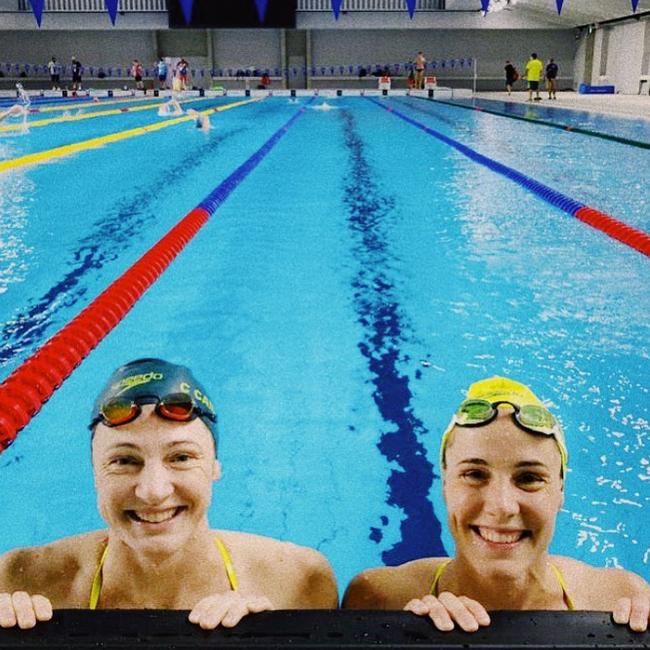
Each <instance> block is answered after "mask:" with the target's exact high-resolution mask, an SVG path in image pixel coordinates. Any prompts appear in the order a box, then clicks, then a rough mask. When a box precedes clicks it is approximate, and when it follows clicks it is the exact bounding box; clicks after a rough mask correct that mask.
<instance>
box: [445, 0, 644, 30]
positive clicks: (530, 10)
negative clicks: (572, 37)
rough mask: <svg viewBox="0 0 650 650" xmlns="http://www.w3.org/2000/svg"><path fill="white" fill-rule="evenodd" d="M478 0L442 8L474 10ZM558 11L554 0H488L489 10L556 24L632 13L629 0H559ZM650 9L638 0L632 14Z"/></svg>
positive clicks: (456, 0) (454, 0) (453, 1)
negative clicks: (561, 0)
mask: <svg viewBox="0 0 650 650" xmlns="http://www.w3.org/2000/svg"><path fill="white" fill-rule="evenodd" d="M480 4H481V3H480V1H479V0H446V1H445V9H447V10H450V11H454V10H475V9H476V8H477V5H480ZM559 4H561V13H560V14H559V15H558V2H557V0H490V9H489V12H490V13H493V12H494V13H496V12H509V13H510V14H511V15H512V17H513V18H515V17H516V18H518V19H521V20H525V21H527V22H528V21H530V22H535V21H540V22H543V23H548V22H549V21H552V22H554V23H556V24H557V25H558V27H578V26H583V25H589V24H594V23H601V22H604V21H608V20H614V19H616V18H621V17H624V16H630V15H631V14H632V13H633V8H632V6H633V3H632V0H563V2H561V3H559ZM647 11H650V0H639V1H638V3H637V7H636V14H637V15H639V14H642V13H643V12H647Z"/></svg>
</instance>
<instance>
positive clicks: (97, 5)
mask: <svg viewBox="0 0 650 650" xmlns="http://www.w3.org/2000/svg"><path fill="white" fill-rule="evenodd" d="M31 10H32V8H31V5H30V4H29V0H18V11H31ZM43 11H47V12H73V11H76V12H97V13H99V12H101V13H106V5H105V3H104V0H45V5H44V7H43ZM118 11H123V12H125V13H129V12H133V11H167V0H120V3H119V5H118Z"/></svg>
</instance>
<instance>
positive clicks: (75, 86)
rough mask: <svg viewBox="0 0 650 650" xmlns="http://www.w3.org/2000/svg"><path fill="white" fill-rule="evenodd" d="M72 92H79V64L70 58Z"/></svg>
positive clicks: (75, 59)
mask: <svg viewBox="0 0 650 650" xmlns="http://www.w3.org/2000/svg"><path fill="white" fill-rule="evenodd" d="M70 67H71V68H72V90H81V62H80V61H79V60H77V58H76V57H74V56H73V57H72V65H71V66H70Z"/></svg>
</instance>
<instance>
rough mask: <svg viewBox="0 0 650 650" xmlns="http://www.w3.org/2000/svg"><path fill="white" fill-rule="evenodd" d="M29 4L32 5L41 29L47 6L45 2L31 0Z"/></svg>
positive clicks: (42, 0) (43, 0)
mask: <svg viewBox="0 0 650 650" xmlns="http://www.w3.org/2000/svg"><path fill="white" fill-rule="evenodd" d="M29 2H30V4H31V5H32V11H33V12H34V16H35V17H36V24H37V25H38V26H39V27H40V26H41V18H42V17H43V5H44V4H45V0H29Z"/></svg>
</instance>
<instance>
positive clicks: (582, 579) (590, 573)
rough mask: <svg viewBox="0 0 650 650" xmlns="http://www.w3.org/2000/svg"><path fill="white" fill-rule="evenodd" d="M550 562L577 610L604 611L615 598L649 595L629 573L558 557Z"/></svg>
mask: <svg viewBox="0 0 650 650" xmlns="http://www.w3.org/2000/svg"><path fill="white" fill-rule="evenodd" d="M550 559H551V562H552V563H553V564H554V565H555V566H556V567H557V568H558V569H559V570H560V572H561V573H562V575H563V576H564V579H565V581H566V583H567V587H568V590H569V593H570V595H571V596H572V597H573V598H574V600H575V601H576V606H577V607H578V609H595V610H599V609H603V610H607V609H610V608H611V607H612V606H613V604H614V603H615V602H616V601H617V600H618V599H619V598H629V597H632V596H634V595H640V594H646V595H650V585H648V583H647V582H646V581H645V580H644V579H643V578H641V576H639V575H637V574H636V573H633V572H632V571H626V570H625V569H620V568H605V567H595V566H592V565H591V564H587V563H586V562H582V561H580V560H576V559H573V558H570V557H565V556H561V555H554V556H552V557H551V558H550Z"/></svg>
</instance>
